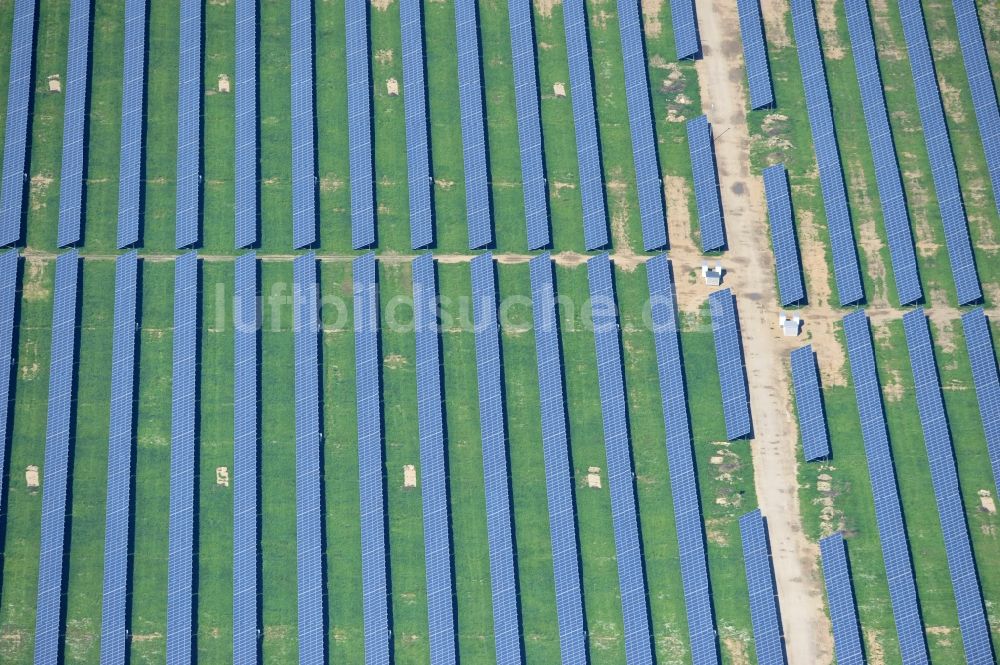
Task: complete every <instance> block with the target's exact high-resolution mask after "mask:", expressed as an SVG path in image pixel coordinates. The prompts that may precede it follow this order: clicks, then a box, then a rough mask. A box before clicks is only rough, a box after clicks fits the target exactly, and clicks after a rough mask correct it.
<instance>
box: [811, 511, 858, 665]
mask: <svg viewBox="0 0 1000 665" xmlns="http://www.w3.org/2000/svg"><path fill="white" fill-rule="evenodd" d="M819 553H820V557H821V558H822V560H823V581H824V583H825V585H826V599H827V603H828V604H829V606H830V621H831V623H832V624H833V647H834V653H835V654H836V656H837V665H864V662H865V652H864V647H862V646H861V630H860V626H861V624H860V623H859V622H858V611H857V607H856V606H855V603H854V590H853V589H852V588H851V570H850V567H849V565H848V562H847V546H846V545H845V543H844V536H843V535H841V533H840V532H839V531H838V532H837V533H835V534H833V535H832V536H827V537H826V538H821V539H820V541H819Z"/></svg>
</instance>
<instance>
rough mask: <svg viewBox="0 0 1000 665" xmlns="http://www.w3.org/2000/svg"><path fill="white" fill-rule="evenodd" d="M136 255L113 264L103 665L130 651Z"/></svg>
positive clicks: (117, 661) (119, 663)
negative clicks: (128, 600)
mask: <svg viewBox="0 0 1000 665" xmlns="http://www.w3.org/2000/svg"><path fill="white" fill-rule="evenodd" d="M137 272H138V258H137V256H136V253H135V251H132V252H129V253H128V254H122V255H121V256H119V257H118V258H117V259H116V260H115V323H114V335H113V340H112V346H111V416H110V427H109V430H108V496H107V508H106V511H105V523H104V524H105V526H104V588H103V593H102V601H101V665H114V664H117V665H124V663H125V662H126V652H127V651H128V633H127V632H126V631H127V627H126V626H127V624H126V618H125V609H126V598H127V594H128V530H129V512H130V505H131V496H130V495H131V491H132V487H131V485H132V426H133V422H132V413H133V411H132V408H133V401H134V398H135V394H134V393H135V389H134V386H135V332H136V324H137V318H136V273H137Z"/></svg>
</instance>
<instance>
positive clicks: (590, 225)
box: [563, 0, 608, 250]
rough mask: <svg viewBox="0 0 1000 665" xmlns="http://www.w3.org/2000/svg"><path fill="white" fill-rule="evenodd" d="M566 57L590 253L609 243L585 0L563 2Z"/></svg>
mask: <svg viewBox="0 0 1000 665" xmlns="http://www.w3.org/2000/svg"><path fill="white" fill-rule="evenodd" d="M563 27H564V28H565V30H566V54H567V56H568V58H569V84H570V93H571V94H570V97H571V98H572V101H573V127H574V130H575V132H576V159H577V163H578V164H579V168H580V197H581V200H582V201H583V244H584V247H586V248H587V249H588V250H590V249H600V248H601V247H604V246H606V245H607V244H608V227H607V219H606V218H605V201H604V178H603V176H602V175H601V146H600V144H599V142H598V140H597V112H596V110H595V109H594V85H593V78H592V76H591V71H590V44H589V42H588V39H587V10H586V7H585V6H584V0H567V1H566V2H564V3H563Z"/></svg>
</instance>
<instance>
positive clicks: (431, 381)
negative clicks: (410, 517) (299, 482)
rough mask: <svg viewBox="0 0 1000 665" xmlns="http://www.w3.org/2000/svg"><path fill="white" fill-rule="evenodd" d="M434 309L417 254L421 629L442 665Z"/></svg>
mask: <svg viewBox="0 0 1000 665" xmlns="http://www.w3.org/2000/svg"><path fill="white" fill-rule="evenodd" d="M437 307H438V305H437V280H436V278H435V274H434V258H433V256H431V255H430V254H422V255H421V256H418V257H417V258H415V259H414V260H413V327H414V334H415V336H416V346H417V360H416V369H417V429H418V433H419V437H420V482H421V485H422V487H423V489H422V492H421V499H422V500H423V519H424V561H425V564H426V567H427V570H426V576H427V624H428V633H429V641H430V656H431V662H432V663H435V664H436V663H444V664H447V663H455V662H457V661H456V654H455V622H454V607H453V605H452V588H453V585H452V579H451V539H450V537H449V517H448V478H447V474H446V472H445V471H446V462H445V449H444V445H445V442H444V414H443V412H442V408H441V356H440V349H439V347H438V313H437V311H438V310H437Z"/></svg>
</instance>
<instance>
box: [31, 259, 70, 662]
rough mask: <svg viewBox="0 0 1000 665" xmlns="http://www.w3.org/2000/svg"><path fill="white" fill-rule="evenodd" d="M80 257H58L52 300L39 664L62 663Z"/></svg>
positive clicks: (37, 628) (37, 625)
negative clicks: (68, 484)
mask: <svg viewBox="0 0 1000 665" xmlns="http://www.w3.org/2000/svg"><path fill="white" fill-rule="evenodd" d="M78 273H79V257H78V255H77V253H76V250H71V251H69V252H66V253H65V254H60V255H59V257H58V258H57V259H56V281H55V295H54V296H53V299H52V349H51V364H50V365H49V409H48V419H47V421H46V428H45V462H44V466H43V467H42V472H43V473H44V474H45V486H44V487H43V488H42V524H41V546H40V549H39V553H38V597H37V602H36V605H35V608H36V612H37V614H36V616H35V661H34V662H35V663H37V664H39V665H55V664H56V663H57V662H59V660H60V658H59V642H60V639H59V633H60V632H61V631H60V624H61V613H62V578H63V557H64V543H65V541H64V534H65V529H66V494H67V482H68V467H69V436H70V427H71V423H70V415H71V403H72V400H73V372H74V369H73V368H74V365H75V364H76V316H77V311H76V299H77V278H78Z"/></svg>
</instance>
